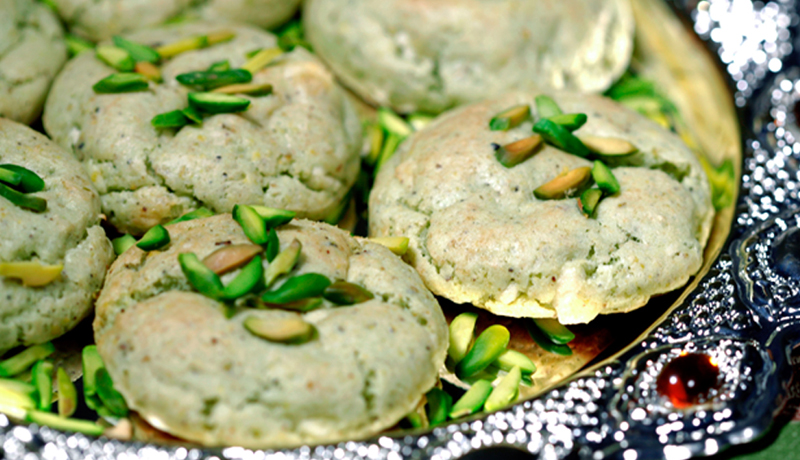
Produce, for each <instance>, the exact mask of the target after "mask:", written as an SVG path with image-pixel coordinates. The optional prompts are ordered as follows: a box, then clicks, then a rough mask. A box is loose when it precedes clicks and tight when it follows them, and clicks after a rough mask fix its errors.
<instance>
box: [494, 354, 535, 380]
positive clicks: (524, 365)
mask: <svg viewBox="0 0 800 460" xmlns="http://www.w3.org/2000/svg"><path fill="white" fill-rule="evenodd" d="M492 365H494V366H497V367H498V368H500V369H502V370H504V371H506V372H508V371H510V370H511V369H513V368H514V367H518V368H519V370H520V372H522V373H523V374H524V375H531V374H533V373H534V372H536V364H534V363H533V361H531V359H530V358H528V356H527V355H525V354H523V353H520V352H518V351H517V350H506V351H504V352H503V353H502V354H501V355H500V356H498V357H497V359H495V360H494V362H493V363H492Z"/></svg>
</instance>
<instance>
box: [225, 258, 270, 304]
mask: <svg viewBox="0 0 800 460" xmlns="http://www.w3.org/2000/svg"><path fill="white" fill-rule="evenodd" d="M263 280H264V265H263V264H262V259H261V256H255V257H253V258H252V259H251V260H250V262H248V263H247V265H245V266H244V268H242V271H240V272H239V274H238V275H236V277H235V278H234V279H233V280H231V282H230V283H228V285H227V286H225V289H224V291H223V294H222V295H223V297H224V298H225V299H228V300H234V299H238V298H239V297H242V296H243V295H246V294H249V293H250V292H252V291H253V290H254V289H256V288H257V287H258V286H259V284H262V283H263Z"/></svg>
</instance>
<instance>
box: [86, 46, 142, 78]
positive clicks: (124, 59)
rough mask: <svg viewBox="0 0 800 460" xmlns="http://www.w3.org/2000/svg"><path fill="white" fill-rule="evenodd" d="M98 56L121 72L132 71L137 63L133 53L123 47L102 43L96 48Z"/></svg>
mask: <svg viewBox="0 0 800 460" xmlns="http://www.w3.org/2000/svg"><path fill="white" fill-rule="evenodd" d="M95 53H96V55H97V58H98V59H100V60H101V61H103V62H105V63H106V64H108V65H110V66H111V67H113V68H115V69H117V70H119V71H120V72H130V71H132V70H133V68H134V66H135V65H136V61H134V60H133V58H132V57H131V55H130V54H129V53H128V52H127V51H125V50H124V49H122V48H118V47H116V46H111V45H100V46H98V47H97V48H96V49H95Z"/></svg>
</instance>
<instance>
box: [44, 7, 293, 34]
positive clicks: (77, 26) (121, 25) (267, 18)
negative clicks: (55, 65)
mask: <svg viewBox="0 0 800 460" xmlns="http://www.w3.org/2000/svg"><path fill="white" fill-rule="evenodd" d="M52 3H53V4H54V5H55V6H56V8H57V9H58V13H59V14H60V15H61V17H62V19H63V20H64V22H65V23H66V24H67V26H68V27H69V28H70V30H71V31H72V32H74V33H76V34H78V35H82V36H84V37H86V38H89V39H91V40H94V41H99V40H105V39H108V38H111V36H113V35H118V34H122V33H130V32H133V31H136V30H140V29H144V28H148V27H153V26H158V25H160V24H163V23H164V22H166V21H169V20H170V19H179V18H180V17H181V16H186V17H189V18H200V19H203V20H207V21H231V22H244V23H248V24H252V25H255V26H258V27H265V28H272V27H276V26H278V25H280V24H283V23H284V22H286V21H287V20H289V18H291V17H292V16H293V15H294V13H295V12H296V11H297V8H298V7H299V6H300V0H209V1H203V2H195V1H192V0H142V1H135V2H131V1H127V0H100V1H89V0H53V1H52Z"/></svg>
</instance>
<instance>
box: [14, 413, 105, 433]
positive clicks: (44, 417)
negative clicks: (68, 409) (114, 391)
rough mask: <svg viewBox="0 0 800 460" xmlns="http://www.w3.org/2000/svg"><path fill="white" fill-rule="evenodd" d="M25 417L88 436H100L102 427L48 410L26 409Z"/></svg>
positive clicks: (30, 420) (58, 428) (37, 422)
mask: <svg viewBox="0 0 800 460" xmlns="http://www.w3.org/2000/svg"><path fill="white" fill-rule="evenodd" d="M25 419H26V420H27V421H28V422H30V423H35V424H37V425H42V426H49V427H50V428H55V429H57V430H61V431H74V432H76V433H83V434H86V435H89V436H100V435H102V434H103V431H104V428H103V427H102V426H100V425H98V424H96V423H93V422H87V421H84V420H76V419H70V418H64V417H60V416H58V415H56V414H51V413H50V412H43V411H37V410H32V411H28V412H27V414H26V416H25Z"/></svg>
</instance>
